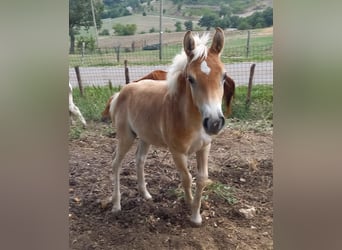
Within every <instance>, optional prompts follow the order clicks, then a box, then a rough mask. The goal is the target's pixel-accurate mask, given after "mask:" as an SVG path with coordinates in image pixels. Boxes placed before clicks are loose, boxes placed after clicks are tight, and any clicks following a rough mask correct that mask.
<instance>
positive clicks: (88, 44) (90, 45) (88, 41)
mask: <svg viewBox="0 0 342 250" xmlns="http://www.w3.org/2000/svg"><path fill="white" fill-rule="evenodd" d="M83 42H84V44H85V49H86V50H87V51H91V52H93V51H94V50H95V39H94V37H92V36H89V37H85V36H79V37H77V38H76V44H77V48H78V49H80V50H81V49H82V44H83Z"/></svg>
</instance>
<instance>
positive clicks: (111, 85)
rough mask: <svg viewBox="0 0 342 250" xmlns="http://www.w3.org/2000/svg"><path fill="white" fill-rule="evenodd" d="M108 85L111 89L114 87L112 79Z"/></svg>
mask: <svg viewBox="0 0 342 250" xmlns="http://www.w3.org/2000/svg"><path fill="white" fill-rule="evenodd" d="M108 86H109V89H110V90H112V89H113V84H112V81H111V80H109V81H108Z"/></svg>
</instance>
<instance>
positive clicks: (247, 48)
mask: <svg viewBox="0 0 342 250" xmlns="http://www.w3.org/2000/svg"><path fill="white" fill-rule="evenodd" d="M250 37H251V31H250V30H249V31H248V33H247V45H246V56H247V58H248V56H249V40H250Z"/></svg>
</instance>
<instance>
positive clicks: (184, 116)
mask: <svg viewBox="0 0 342 250" xmlns="http://www.w3.org/2000/svg"><path fill="white" fill-rule="evenodd" d="M177 84H178V86H177V91H176V93H174V94H173V96H172V98H171V102H172V106H173V107H174V108H176V109H177V113H178V121H179V122H184V125H186V126H188V125H190V124H193V125H197V124H201V114H200V112H199V110H198V108H197V107H196V106H195V105H194V103H193V100H192V96H191V90H190V86H188V83H187V82H186V80H185V77H184V76H183V75H180V76H179V78H178V83H177Z"/></svg>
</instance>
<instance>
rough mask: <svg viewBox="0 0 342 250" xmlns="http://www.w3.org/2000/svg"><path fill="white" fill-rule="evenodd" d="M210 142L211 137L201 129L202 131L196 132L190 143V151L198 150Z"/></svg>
mask: <svg viewBox="0 0 342 250" xmlns="http://www.w3.org/2000/svg"><path fill="white" fill-rule="evenodd" d="M209 143H211V137H210V136H209V135H208V134H207V133H205V131H204V130H201V131H200V132H198V133H196V134H194V136H193V138H192V140H191V143H190V147H189V150H188V153H189V154H191V153H194V152H197V151H199V150H201V149H202V148H203V147H204V146H206V145H208V144H209Z"/></svg>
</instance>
